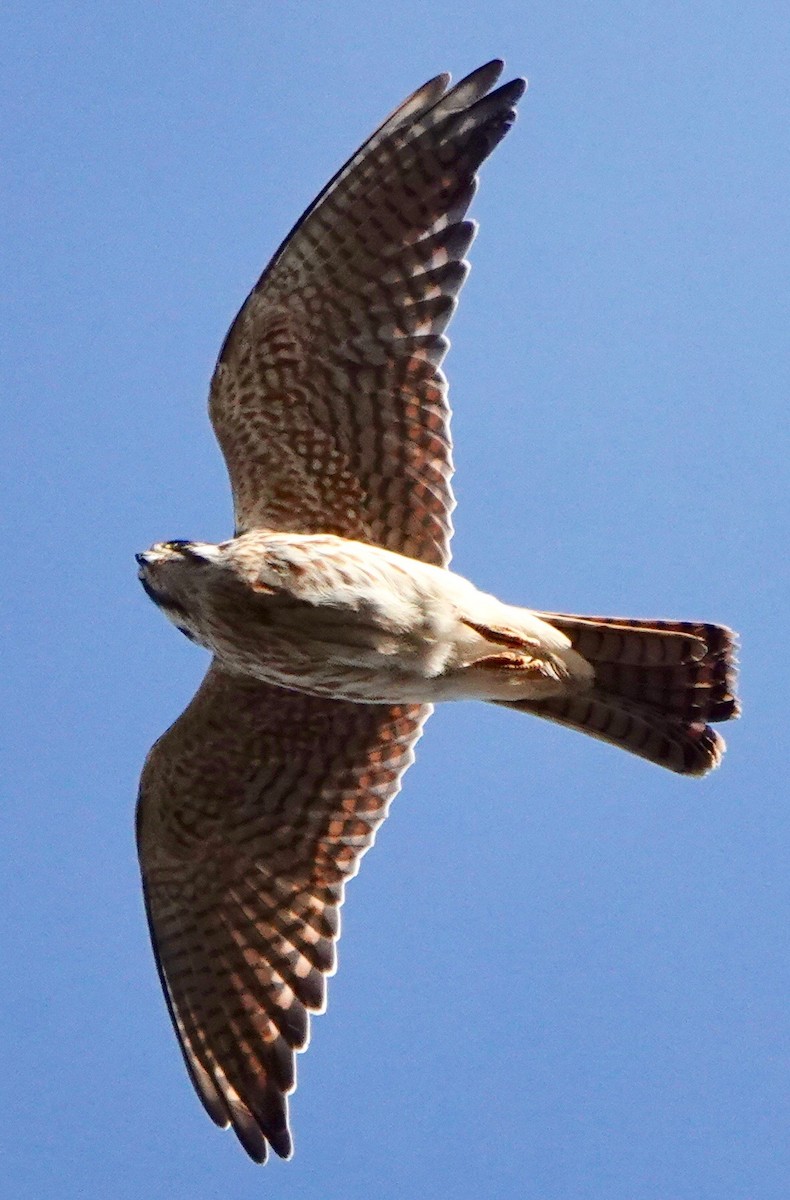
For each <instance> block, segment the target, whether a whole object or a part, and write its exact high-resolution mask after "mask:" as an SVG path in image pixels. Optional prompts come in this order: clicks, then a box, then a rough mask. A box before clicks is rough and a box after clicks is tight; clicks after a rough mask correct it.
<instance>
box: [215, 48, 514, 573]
mask: <svg viewBox="0 0 790 1200" xmlns="http://www.w3.org/2000/svg"><path fill="white" fill-rule="evenodd" d="M501 70H502V63H501V62H499V61H495V62H492V63H489V64H488V65H486V66H484V67H481V68H479V70H477V71H475V72H474V73H473V74H471V75H470V76H468V78H466V79H464V80H462V81H461V82H460V83H458V84H456V86H455V87H454V88H452V89H451V90H450V91H447V90H446V88H447V85H448V82H449V76H447V75H440V76H438V77H437V78H436V79H433V80H431V81H430V82H429V83H426V84H425V85H424V86H423V87H421V88H419V89H418V91H416V92H415V93H414V95H413V96H411V97H410V98H409V99H408V100H406V101H405V103H404V104H402V105H401V106H400V108H398V109H397V110H396V111H395V112H394V113H393V115H392V116H391V117H389V119H388V120H387V121H385V123H384V124H383V125H382V126H381V128H380V129H379V130H378V131H377V132H376V133H374V134H373V136H372V137H371V138H370V139H369V140H368V141H367V142H366V143H365V144H364V145H363V146H362V148H361V149H360V150H358V151H357V153H356V154H354V155H353V156H352V158H350V159H349V161H348V162H347V163H346V165H345V166H344V167H343V168H342V169H341V170H340V171H339V172H338V173H337V175H335V177H334V179H332V180H331V182H330V183H329V184H328V185H327V186H326V188H324V190H323V192H321V194H320V195H319V196H318V198H317V199H316V200H315V201H314V203H313V204H312V205H311V206H310V208H308V210H307V211H306V212H305V214H304V215H303V216H302V217H301V219H300V220H299V221H298V223H297V224H296V226H295V227H294V229H293V230H292V231H291V233H290V234H289V236H288V237H287V238H286V240H285V242H284V243H283V244H282V246H281V247H280V249H279V250H278V251H277V253H276V254H275V255H274V258H273V259H272V261H271V263H270V264H269V266H268V267H267V269H266V271H265V272H264V274H263V275H262V277H261V279H260V280H259V282H258V283H257V284H256V286H255V287H254V288H253V290H252V292H251V293H250V295H249V297H248V298H247V300H246V301H245V303H244V305H243V307H242V309H241V311H240V312H239V314H238V316H237V317H236V319H235V321H234V322H233V325H232V326H231V328H230V331H229V333H228V335H227V338H226V340H225V344H224V346H223V348H222V351H221V353H220V357H219V361H218V363H217V367H216V370H215V373H214V378H213V380H212V385H211V399H210V412H211V418H212V421H213V424H214V429H215V431H216V434H217V437H218V439H219V442H220V445H221V447H222V450H223V453H224V455H225V460H226V463H227V466H228V471H229V473H230V478H231V485H232V488H233V497H234V507H235V514H236V527H237V532H242V531H243V530H245V529H249V528H252V527H256V526H258V527H260V526H265V527H268V528H271V529H279V530H292V531H295V532H299V533H320V532H327V533H336V534H339V535H341V536H344V537H351V538H356V539H358V540H360V541H367V542H372V543H375V544H377V545H381V546H385V547H387V548H388V549H390V550H395V551H399V552H401V553H404V554H408V555H410V556H412V557H414V558H421V559H424V560H425V561H427V562H432V563H438V564H440V565H444V564H446V563H447V561H448V560H449V541H450V536H451V533H452V524H451V521H450V513H451V511H452V508H453V503H454V502H453V495H452V489H451V486H450V479H451V475H452V458H451V442H450V429H449V415H450V414H449V407H448V404H447V383H446V380H445V378H444V375H443V374H442V372H441V370H440V365H441V362H442V359H443V358H444V355H445V353H446V351H447V347H448V342H447V340H446V338H445V337H444V336H443V330H444V329H445V327H446V325H447V323H448V321H449V320H450V316H451V315H452V312H453V309H454V307H455V303H456V297H457V295H458V293H459V291H460V288H461V285H462V284H463V281H464V279H465V277H466V273H467V264H466V263H465V261H464V255H465V254H466V251H467V250H468V248H469V245H470V243H471V241H472V238H473V236H474V232H475V226H474V224H473V222H471V221H467V220H464V215H465V213H466V210H467V208H468V207H469V204H470V201H471V199H472V196H473V194H474V191H475V186H476V173H477V169H478V167H479V166H480V164H481V163H482V162H483V160H484V159H485V158H486V157H487V156H488V154H490V153H491V151H492V150H493V149H494V147H495V146H496V145H497V143H498V142H499V141H500V140H501V138H502V137H504V135H505V133H506V132H507V130H508V129H509V127H510V126H511V124H512V123H513V120H514V118H515V110H514V105H515V103H516V102H517V100H518V99H519V97H520V96H521V95H522V93H523V91H524V88H525V86H526V84H525V83H524V81H523V80H521V79H515V80H512V81H511V82H510V83H507V84H504V85H503V86H502V87H499V88H498V89H497V90H496V91H490V89H491V88H492V87H493V86H494V84H495V83H496V81H497V79H498V78H499V75H500V72H501Z"/></svg>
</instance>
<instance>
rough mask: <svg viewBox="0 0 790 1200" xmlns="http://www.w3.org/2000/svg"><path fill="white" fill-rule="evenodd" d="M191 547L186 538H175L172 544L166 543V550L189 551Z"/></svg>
mask: <svg viewBox="0 0 790 1200" xmlns="http://www.w3.org/2000/svg"><path fill="white" fill-rule="evenodd" d="M191 545H192V543H191V542H189V541H187V539H186V538H174V539H173V541H172V542H165V550H188V549H189V547H190V546H191Z"/></svg>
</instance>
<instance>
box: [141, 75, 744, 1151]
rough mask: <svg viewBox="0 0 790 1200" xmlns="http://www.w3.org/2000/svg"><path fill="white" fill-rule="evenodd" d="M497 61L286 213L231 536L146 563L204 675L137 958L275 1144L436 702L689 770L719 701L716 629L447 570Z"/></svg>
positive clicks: (722, 655)
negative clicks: (365, 877) (480, 706)
mask: <svg viewBox="0 0 790 1200" xmlns="http://www.w3.org/2000/svg"><path fill="white" fill-rule="evenodd" d="M501 70H502V63H501V62H499V61H495V62H492V63H489V64H488V65H486V66H483V67H481V68H480V69H479V70H477V71H475V72H473V74H471V75H470V76H469V77H468V78H466V79H464V80H462V81H461V82H460V83H459V84H457V85H456V86H455V87H454V88H451V89H450V90H448V84H449V76H447V75H439V76H437V78H436V79H432V80H431V81H430V82H429V83H426V84H425V85H424V86H423V87H421V88H419V89H418V90H417V91H416V92H415V93H414V94H413V95H412V96H411V97H409V99H408V100H406V101H405V103H404V104H402V105H401V106H400V108H398V109H396V111H395V112H394V113H393V115H392V116H391V117H389V118H388V120H386V121H385V122H384V124H383V125H382V126H381V128H380V129H379V130H377V132H376V133H374V134H373V136H372V137H371V138H369V139H368V141H367V142H366V143H365V144H364V145H363V146H362V148H361V149H360V150H358V151H357V153H356V154H354V155H353V156H352V158H350V159H349V161H348V162H347V163H346V165H345V166H344V167H342V168H341V170H340V171H339V172H338V173H337V175H335V177H334V178H333V179H332V180H331V181H330V183H329V184H328V185H327V186H326V187H325V188H324V190H323V192H321V194H320V195H319V196H318V198H317V199H316V200H315V202H314V203H313V204H312V205H311V206H310V208H308V210H307V212H306V213H305V214H304V215H303V216H302V217H301V219H300V220H299V221H298V223H297V224H296V226H295V227H294V229H293V230H292V232H291V233H290V234H289V236H288V237H287V238H286V240H285V242H283V244H282V246H281V247H280V249H279V250H278V251H277V252H276V254H275V255H274V258H273V259H272V261H271V263H270V264H269V266H268V267H267V269H266V270H265V271H264V273H263V275H262V276H261V279H260V281H259V282H258V283H257V284H256V286H255V287H254V288H253V290H252V292H251V293H250V295H249V297H248V298H247V300H246V301H245V303H244V305H243V307H242V309H241V311H240V313H239V315H238V316H237V317H236V319H235V321H234V322H233V324H232V326H231V328H230V332H229V333H228V336H227V338H226V339H225V344H224V345H223V347H222V351H221V353H220V356H219V361H218V363H217V367H216V370H215V372H214V377H213V380H212V384H211V400H210V412H211V419H212V421H213V424H214V429H215V431H216V434H217V437H218V438H219V442H220V445H221V447H222V450H223V453H224V456H225V460H226V462H227V466H228V470H229V473H230V479H231V486H232V489H233V498H234V506H235V519H236V528H235V533H234V536H233V537H232V538H230V539H229V540H228V541H226V542H222V543H220V544H219V545H211V544H208V543H205V542H184V541H177V542H164V543H158V544H156V545H155V546H153V547H152V548H151V549H150V550H149V551H147V552H146V553H145V554H140V555H138V561H139V564H140V578H141V580H142V583H143V587H144V588H145V590H146V592H147V593H148V595H149V596H150V597H151V599H152V600H154V602H155V603H156V604H157V605H158V606H159V607H160V608H161V609H162V610H163V611H164V612H165V614H166V615H167V616H168V617H169V618H170V619H171V620H172V621H173V622H174V623H175V624H176V626H177V627H178V628H179V629H181V630H182V631H183V632H184V633H185V634H186V635H187V636H188V637H190V638H192V639H193V640H194V641H196V642H198V643H199V644H200V645H202V646H205V647H206V648H207V649H209V650H211V652H212V654H213V659H212V662H211V666H210V667H209V670H208V673H207V675H206V677H205V679H204V680H203V683H202V685H201V687H200V689H199V691H198V693H197V695H196V696H195V697H194V699H193V700H192V702H191V703H190V705H189V706H188V708H187V709H186V711H185V712H184V713H183V714H182V715H181V716H180V717H179V718H178V720H177V721H176V722H175V724H174V725H173V726H172V727H171V728H170V729H169V730H168V731H167V732H166V733H165V734H164V736H163V737H161V738H160V739H159V741H158V742H157V743H156V744H155V745H154V747H153V748H152V750H151V752H150V754H149V755H148V759H147V761H146V764H145V767H144V770H143V775H142V781H141V786H140V798H139V805H138V821H137V831H138V845H139V853H140V863H141V867H142V876H143V887H144V892H145V902H146V908H147V913H148V920H149V924H150V930H151V940H152V942H153V947H154V953H155V955H156V960H157V964H158V968H159V975H160V978H161V981H162V987H163V989H164V993H165V998H166V1000H167V1005H168V1008H169V1010H170V1015H171V1017H172V1020H173V1024H174V1026H175V1029H176V1032H177V1034H178V1038H179V1041H180V1044H181V1049H182V1051H183V1054H184V1058H185V1060H186V1065H187V1069H188V1071H189V1074H190V1076H191V1078H192V1082H193V1083H194V1085H195V1087H196V1089H197V1091H198V1094H199V1095H200V1098H201V1099H202V1101H203V1103H204V1105H205V1107H206V1109H207V1111H208V1113H209V1115H210V1116H211V1117H212V1118H213V1119H214V1121H216V1123H217V1124H218V1125H221V1126H226V1125H228V1124H230V1125H232V1126H233V1129H234V1130H235V1132H236V1134H237V1136H238V1137H239V1139H240V1141H241V1143H242V1145H243V1146H244V1149H245V1150H246V1151H247V1153H248V1154H249V1155H250V1156H251V1157H252V1158H253V1159H255V1160H257V1161H259V1162H263V1161H264V1160H265V1158H266V1155H267V1145H268V1146H271V1148H272V1149H273V1150H274V1151H275V1152H276V1153H277V1154H279V1155H281V1156H283V1157H288V1156H289V1155H290V1154H291V1149H292V1143H291V1135H290V1131H289V1126H288V1101H287V1097H288V1094H289V1093H290V1092H291V1091H293V1089H294V1087H295V1052H296V1051H299V1050H303V1049H304V1048H305V1046H306V1044H307V1039H308V1033H309V1019H308V1013H309V1012H311V1011H312V1012H320V1011H321V1009H322V1008H323V1007H324V1002H325V979H326V976H327V975H329V974H330V973H331V972H332V971H333V970H334V968H335V943H336V941H337V938H338V935H339V930H340V917H339V910H340V905H341V904H342V901H343V889H344V886H345V882H346V880H347V879H349V878H350V877H351V876H352V875H353V874H354V873H355V872H356V870H357V868H358V865H359V860H360V858H361V856H362V855H363V854H364V852H365V851H366V850H367V849H368V848H369V847H370V846H371V845H372V843H373V839H374V836H375V832H376V829H377V828H378V826H379V824H380V823H381V821H382V820H383V819H384V817H385V816H386V814H387V809H388V806H389V804H390V802H391V800H392V798H393V796H394V795H395V794H396V792H397V791H398V788H399V786H400V780H401V777H402V775H403V772H404V770H405V769H406V767H407V766H408V765H409V764H410V763H411V761H412V759H413V757H414V755H413V748H414V744H415V742H416V740H417V738H418V737H419V736H420V732H421V729H422V725H423V723H424V721H425V719H426V717H427V715H428V714H429V712H430V708H429V705H430V704H431V703H433V702H434V701H437V700H460V699H477V700H488V701H493V702H495V703H497V704H503V705H507V706H508V707H510V708H515V709H520V710H522V711H523V712H527V713H532V714H534V715H537V716H542V717H547V718H549V719H550V720H552V721H558V722H560V723H561V724H564V725H567V726H570V727H571V728H573V729H579V730H582V731H584V732H585V733H589V734H592V735H593V736H594V737H598V738H602V739H603V740H605V741H607V742H611V743H613V744H614V745H617V746H621V747H623V748H624V749H626V750H630V751H632V752H633V753H635V754H639V755H641V756H642V757H643V758H647V759H650V760H651V761H652V762H655V763H658V764H660V765H662V766H665V767H669V768H670V769H671V770H673V771H678V772H680V773H682V774H689V775H703V774H704V773H705V772H706V771H708V770H710V768H711V767H714V766H715V765H716V764H717V763H718V762H719V759H720V758H721V754H722V751H723V749H724V743H723V741H722V739H721V738H720V737H719V735H718V734H717V733H715V732H714V731H713V730H712V729H711V728H710V727H709V722H716V721H726V720H728V719H729V718H730V717H734V716H735V715H737V701H736V698H735V696H734V694H733V688H734V666H733V643H734V639H733V635H732V634H731V632H730V631H729V630H728V629H726V628H724V627H722V626H719V625H709V624H702V623H696V622H683V621H639V620H625V619H620V618H601V617H579V616H570V615H567V614H560V613H544V612H533V611H531V610H530V609H526V608H516V607H512V606H510V605H507V604H503V603H501V602H500V601H499V600H497V599H495V597H493V596H490V595H487V594H485V593H483V592H480V591H478V590H477V588H475V587H474V585H473V584H471V583H469V582H467V581H466V580H465V579H462V578H460V577H459V576H457V575H455V574H453V573H452V572H450V571H449V570H448V568H447V564H448V561H449V557H450V555H449V543H450V535H451V531H452V526H451V522H450V513H451V511H452V508H453V497H452V491H451V488H450V477H451V474H452V461H451V443H450V430H449V408H448V404H447V384H446V381H445V378H444V376H443V374H442V372H441V369H440V366H441V362H442V359H443V358H444V355H445V352H446V350H447V346H448V343H447V341H446V339H445V337H444V336H443V335H444V329H445V327H446V326H447V323H448V321H449V319H450V316H451V315H452V312H453V309H454V308H455V303H456V297H457V296H458V293H459V291H460V289H461V286H462V284H463V282H464V279H465V277H466V273H467V264H466V262H465V261H464V256H465V254H466V252H467V250H468V249H469V246H470V243H471V241H472V238H473V236H474V232H475V226H474V225H473V223H472V222H470V221H468V220H466V218H465V214H466V211H467V209H468V207H469V204H470V201H471V199H472V196H473V194H474V191H475V186H476V174H477V170H478V168H479V166H480V164H481V163H482V162H483V160H484V159H485V158H486V157H487V156H488V155H489V154H490V153H491V151H492V150H493V148H494V147H495V146H496V145H497V143H498V142H499V141H500V140H501V139H502V138H503V137H504V135H505V133H506V132H507V130H508V129H509V128H510V126H511V125H512V123H513V121H514V118H515V111H514V107H515V104H516V102H517V101H518V100H519V99H520V97H521V96H522V94H523V92H524V89H525V87H526V84H525V82H524V81H523V80H521V79H514V80H512V81H511V82H510V83H506V84H504V85H503V86H501V87H497V88H496V89H495V90H491V89H492V88H494V85H495V84H496V82H497V80H498V78H499V75H500V72H501Z"/></svg>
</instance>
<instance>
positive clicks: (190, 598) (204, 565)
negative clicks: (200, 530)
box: [135, 540, 222, 641]
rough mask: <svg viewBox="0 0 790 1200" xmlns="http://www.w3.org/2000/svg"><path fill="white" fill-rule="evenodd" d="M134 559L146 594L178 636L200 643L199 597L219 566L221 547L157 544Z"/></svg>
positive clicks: (177, 542)
mask: <svg viewBox="0 0 790 1200" xmlns="http://www.w3.org/2000/svg"><path fill="white" fill-rule="evenodd" d="M135 558H136V560H137V566H138V571H137V577H138V579H139V580H140V582H141V584H142V585H143V588H144V589H145V592H146V595H147V596H148V597H149V598H150V599H151V600H153V602H154V604H156V606H157V607H158V608H161V610H162V612H163V613H164V614H165V616H166V617H167V618H168V619H169V620H170V621H172V622H173V624H174V625H175V626H176V628H177V629H179V630H180V631H181V633H183V634H185V635H186V636H187V637H188V638H190V640H191V641H202V639H201V638H200V637H199V635H198V627H197V626H198V617H199V609H200V597H201V594H202V593H203V592H204V591H205V587H206V584H207V582H208V577H209V576H211V575H213V574H214V572H215V571H216V569H217V567H218V566H219V565H220V562H221V558H222V552H221V550H220V547H219V546H214V545H212V544H211V543H210V542H187V541H183V540H175V541H171V542H156V543H155V544H154V545H153V546H152V547H151V549H150V550H145V551H144V552H143V553H142V554H136V555H135Z"/></svg>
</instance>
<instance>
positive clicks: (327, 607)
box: [140, 529, 593, 704]
mask: <svg viewBox="0 0 790 1200" xmlns="http://www.w3.org/2000/svg"><path fill="white" fill-rule="evenodd" d="M140 560H141V573H142V575H143V577H144V579H145V582H146V585H147V587H148V588H149V591H150V592H151V593H153V594H154V595H155V596H158V597H159V603H160V604H161V606H162V608H163V609H164V611H165V612H168V610H169V613H170V615H171V617H172V620H173V621H174V623H175V624H176V625H178V626H179V627H180V628H181V629H182V630H184V631H185V632H188V633H189V635H190V637H191V638H192V640H194V641H196V642H198V643H200V645H202V646H205V647H206V648H207V649H208V650H211V651H212V652H213V654H215V655H216V657H217V660H218V662H220V663H221V664H222V665H223V666H224V667H225V668H226V669H227V670H229V671H231V672H234V673H237V674H241V675H248V676H250V677H251V678H255V679H260V680H262V681H263V682H264V683H273V684H277V685H279V686H280V687H288V688H297V689H298V690H299V691H302V692H307V693H309V694H310V695H314V696H331V697H333V698H335V699H344V700H352V701H361V702H372V703H378V704H430V703H434V702H436V701H440V700H537V699H544V698H546V697H549V696H557V695H564V694H570V693H574V692H577V691H580V690H586V689H587V688H588V687H590V685H591V684H592V680H593V671H592V668H591V667H590V666H589V664H588V663H587V662H586V660H585V659H584V658H582V657H581V655H579V654H577V653H576V652H575V651H574V650H573V649H572V647H571V642H570V639H569V638H568V637H567V636H566V635H565V634H563V633H561V632H560V631H559V630H557V629H555V628H554V627H553V626H552V625H549V624H548V623H547V622H546V621H543V620H541V619H540V617H539V616H538V614H536V613H533V612H531V611H530V610H529V609H522V608H516V607H514V606H512V605H507V604H503V603H501V602H500V601H499V600H497V599H496V597H494V596H490V595H486V594H485V593H484V592H480V591H478V589H477V588H476V587H474V585H473V584H471V583H470V582H469V581H468V580H466V579H463V578H462V577H461V576H460V575H456V574H455V573H454V572H452V571H449V570H447V569H445V568H442V567H436V566H433V565H432V564H430V563H423V562H420V561H419V560H417V559H413V558H408V557H406V556H405V555H403V554H395V553H393V551H391V550H384V549H382V548H381V547H377V546H370V545H365V544H364V543H362V542H355V541H351V540H350V539H348V538H340V537H337V536H335V535H333V534H306V535H300V534H294V533H279V532H277V531H272V530H263V529H259V530H252V531H250V532H249V533H245V534H243V535H242V536H241V537H238V538H234V539H233V540H232V541H229V542H224V543H221V544H220V545H218V546H213V545H209V544H206V543H186V544H178V543H176V544H171V545H170V547H168V545H167V544H166V543H165V544H162V545H160V546H157V547H154V548H153V549H152V550H151V551H149V552H148V553H147V554H146V555H141V556H140Z"/></svg>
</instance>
